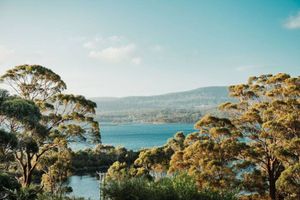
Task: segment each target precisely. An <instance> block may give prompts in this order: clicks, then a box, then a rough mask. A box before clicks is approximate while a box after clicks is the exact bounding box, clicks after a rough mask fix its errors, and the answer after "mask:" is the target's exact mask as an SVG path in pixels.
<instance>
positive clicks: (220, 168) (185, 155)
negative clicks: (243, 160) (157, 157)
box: [169, 115, 244, 190]
mask: <svg viewBox="0 0 300 200" xmlns="http://www.w3.org/2000/svg"><path fill="white" fill-rule="evenodd" d="M195 128H197V129H199V132H198V133H197V134H195V133H192V134H191V135H188V136H187V137H186V141H185V144H187V146H186V147H185V149H184V150H180V151H177V152H175V154H174V155H173V156H172V159H171V161H170V165H171V166H170V169H169V173H174V172H175V173H176V172H180V171H187V172H188V173H189V175H191V176H195V177H196V181H197V184H198V187H199V188H201V189H205V188H210V189H214V190H223V189H232V188H234V187H235V186H236V183H237V179H236V176H237V170H236V165H237V164H238V162H236V161H237V160H238V156H237V155H238V152H239V151H241V150H242V149H243V148H244V144H243V143H240V142H239V138H240V135H239V132H238V131H237V130H236V128H235V126H234V125H233V124H232V123H231V122H230V120H228V119H226V118H217V117H213V116H210V115H206V116H205V117H203V118H202V119H201V120H200V121H198V122H197V123H196V124H195Z"/></svg>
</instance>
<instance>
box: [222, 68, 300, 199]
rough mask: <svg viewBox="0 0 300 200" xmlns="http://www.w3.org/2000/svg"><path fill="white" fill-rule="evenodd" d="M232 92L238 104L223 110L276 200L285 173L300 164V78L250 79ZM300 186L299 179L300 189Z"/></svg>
mask: <svg viewBox="0 0 300 200" xmlns="http://www.w3.org/2000/svg"><path fill="white" fill-rule="evenodd" d="M229 92H230V95H231V96H232V97H235V98H237V99H238V102H237V103H224V104H223V105H221V106H220V108H221V109H223V110H226V111H229V112H230V115H229V116H231V117H230V120H231V121H232V122H233V124H234V125H235V126H236V127H237V128H238V129H239V131H240V132H241V133H242V135H243V138H244V140H245V141H246V142H247V145H248V148H247V149H246V150H245V151H243V155H244V159H245V161H247V162H248V163H251V164H252V165H253V166H254V167H255V169H256V170H259V172H260V173H261V174H262V175H265V176H266V179H267V183H268V187H269V196H270V198H271V199H272V200H275V199H277V198H279V194H278V192H277V188H276V182H277V180H278V179H279V177H280V176H281V174H282V172H283V171H284V169H286V168H288V167H289V166H291V165H296V166H297V164H299V160H300V157H299V155H300V154H299V145H297V144H299V136H300V77H291V76H290V75H288V74H283V73H279V74H277V75H261V76H258V77H250V78H249V81H248V83H247V84H241V85H234V86H231V87H230V88H229ZM285 174H286V173H285ZM299 183H300V179H299V176H298V188H299V186H300V184H299Z"/></svg>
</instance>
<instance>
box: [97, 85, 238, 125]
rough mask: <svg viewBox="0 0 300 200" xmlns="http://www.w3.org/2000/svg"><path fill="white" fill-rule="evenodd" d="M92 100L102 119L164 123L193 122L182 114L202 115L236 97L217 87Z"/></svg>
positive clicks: (119, 121)
mask: <svg viewBox="0 0 300 200" xmlns="http://www.w3.org/2000/svg"><path fill="white" fill-rule="evenodd" d="M92 100H93V101H95V102H96V103H97V105H98V108H97V113H98V115H99V116H98V117H99V120H100V122H101V121H105V122H116V123H121V122H161V123H163V122H189V120H184V119H181V118H180V117H179V118H178V116H183V118H186V117H188V118H190V114H195V112H196V113H198V115H197V116H199V115H201V114H203V113H204V112H207V110H211V109H214V108H215V107H216V106H217V105H218V104H220V103H222V102H226V101H232V98H230V97H229V96H228V89H227V87H225V86H214V87H203V88H198V89H194V90H189V91H184V92H175V93H168V94H162V95H154V96H129V97H121V98H114V97H98V98H92ZM174 119H176V120H175V121H174ZM182 120H183V121H182ZM190 120H192V119H190Z"/></svg>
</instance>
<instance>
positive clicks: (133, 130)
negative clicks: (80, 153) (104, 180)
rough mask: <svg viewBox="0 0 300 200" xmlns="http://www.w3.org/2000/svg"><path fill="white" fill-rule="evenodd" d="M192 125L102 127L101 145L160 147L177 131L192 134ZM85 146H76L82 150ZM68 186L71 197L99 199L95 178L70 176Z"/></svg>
mask: <svg viewBox="0 0 300 200" xmlns="http://www.w3.org/2000/svg"><path fill="white" fill-rule="evenodd" d="M193 127H194V125H193V124H121V125H102V126H101V128H100V129H101V136H102V143H103V144H109V145H114V146H123V147H126V148H127V149H132V150H139V149H142V148H147V147H154V146H162V145H163V144H165V143H166V142H167V140H168V139H169V138H171V137H173V136H174V134H175V133H176V132H178V131H183V132H184V133H185V134H188V133H191V132H194V131H195V130H194V128H193ZM84 146H86V144H84V145H77V147H79V148H82V147H84ZM69 186H71V187H72V188H73V193H72V194H71V196H76V197H85V198H86V199H88V198H90V199H92V200H98V199H99V183H98V181H97V179H96V178H95V177H91V176H72V177H70V179H69Z"/></svg>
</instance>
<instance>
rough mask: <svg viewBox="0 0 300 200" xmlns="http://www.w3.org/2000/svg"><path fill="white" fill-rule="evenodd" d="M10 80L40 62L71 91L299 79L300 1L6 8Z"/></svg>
mask: <svg viewBox="0 0 300 200" xmlns="http://www.w3.org/2000/svg"><path fill="white" fill-rule="evenodd" d="M0 26H1V27H2V30H1V31H0V74H3V73H4V72H5V71H6V70H7V69H9V68H12V67H13V66H15V65H21V64H40V65H43V66H45V67H48V68H50V69H52V70H53V71H54V72H56V73H58V74H59V75H60V76H61V77H62V79H63V80H64V81H65V82H66V83H67V86H68V90H67V92H72V93H75V94H82V95H85V96H88V97H125V96H152V95H160V94H165V93H172V92H178V91H179V92H180V91H187V90H192V89H196V88H200V87H207V86H220V85H221V86H222V85H223V86H227V85H232V84H237V83H244V82H246V81H247V78H248V77H249V76H253V75H260V74H265V73H273V74H275V73H278V72H285V73H289V74H291V75H293V76H295V75H297V76H298V75H299V69H300V56H299V55H300V46H299V44H300V1H295V0H278V1H260V0H244V1H234V0H228V1H205V0H202V1H194V0H191V1H172V3H170V1H158V0H149V1H137V0H127V1H118V3H117V2H115V1H114V2H112V1H83V0H80V1H57V0H55V1H33V0H28V1H20V0H19V1H18V0H16V1H8V0H2V1H0Z"/></svg>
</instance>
